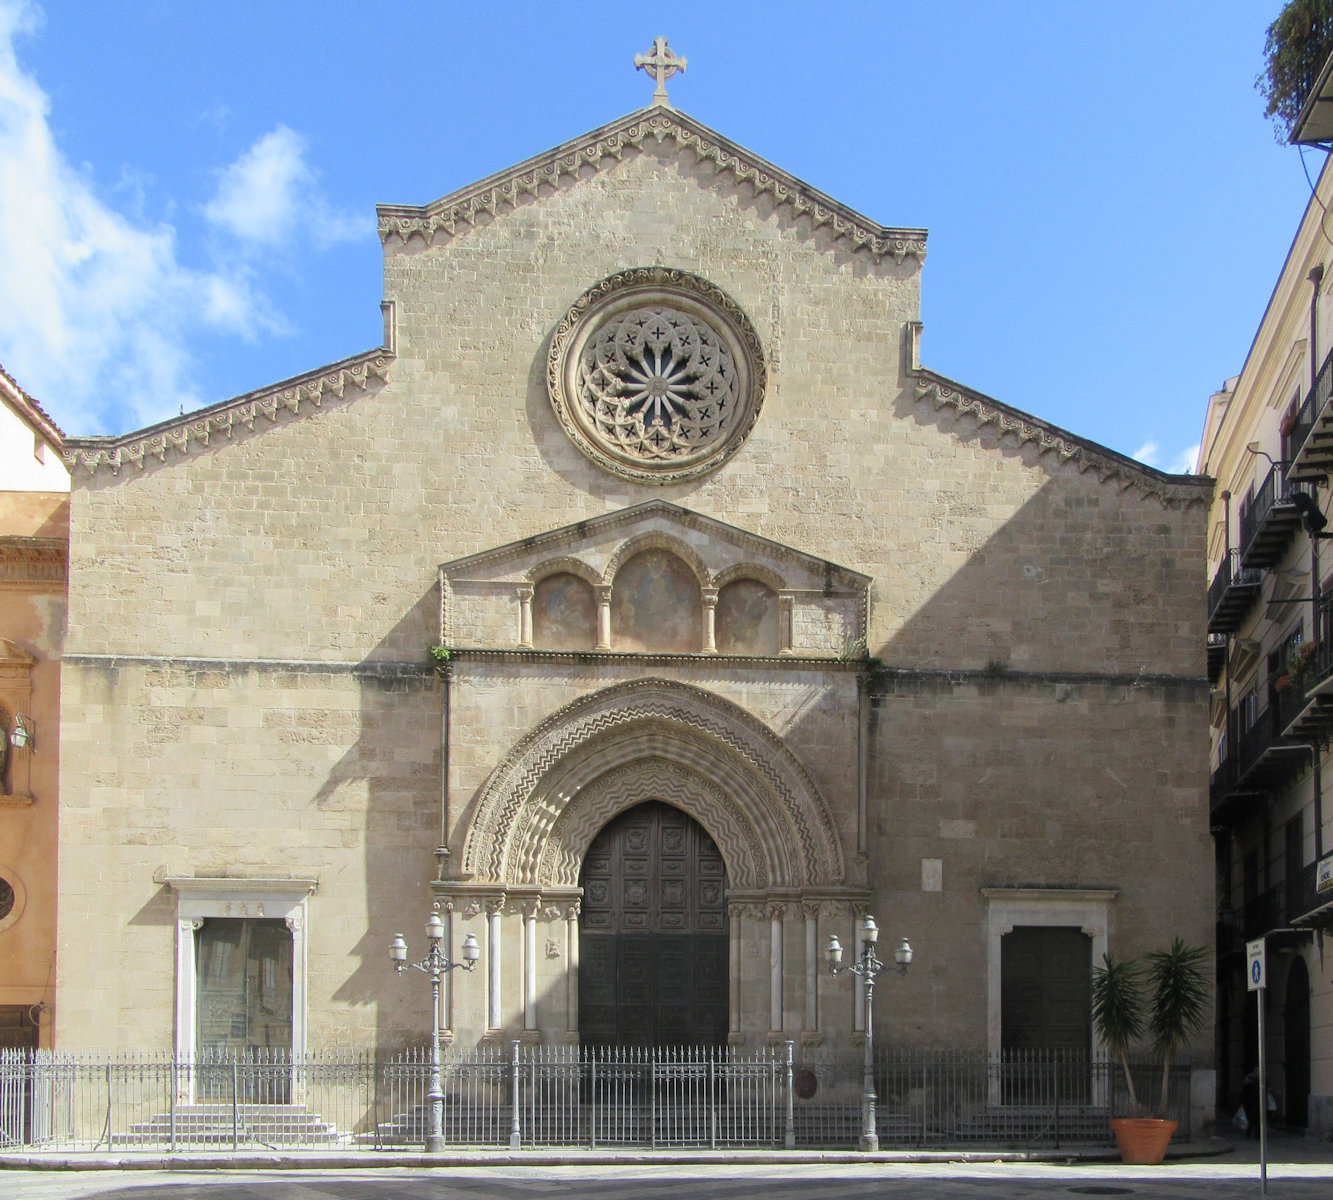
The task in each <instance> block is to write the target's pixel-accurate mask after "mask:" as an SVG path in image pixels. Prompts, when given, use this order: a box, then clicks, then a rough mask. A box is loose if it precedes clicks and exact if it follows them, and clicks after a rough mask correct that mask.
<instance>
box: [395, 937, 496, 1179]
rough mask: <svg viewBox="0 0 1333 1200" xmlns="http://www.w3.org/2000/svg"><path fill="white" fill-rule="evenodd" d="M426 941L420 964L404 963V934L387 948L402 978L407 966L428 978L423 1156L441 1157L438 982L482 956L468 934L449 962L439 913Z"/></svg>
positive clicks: (466, 968)
mask: <svg viewBox="0 0 1333 1200" xmlns="http://www.w3.org/2000/svg"><path fill="white" fill-rule="evenodd" d="M426 940H427V943H428V945H429V949H427V951H426V957H425V958H423V959H422V960H421V961H420V962H408V961H407V942H405V941H404V940H403V935H402V934H401V933H400V934H397V935H395V937H394V939H393V942H392V943H391V944H390V945H389V961H390V962H391V963H393V969H394V970H395V971H397V972H398V974H399V975H401V974H402V973H403V972H404V971H406V970H407V968H408V967H412V968H414V969H415V970H418V971H421V972H423V973H424V974H426V975H429V976H430V1093H429V1095H428V1096H427V1097H426V1098H427V1100H429V1101H430V1128H429V1130H428V1131H427V1133H426V1153H427V1154H440V1153H442V1152H443V1151H444V1089H443V1088H442V1087H441V1086H440V981H441V980H443V978H444V973H445V972H446V971H454V970H457V969H458V968H460V967H461V968H462V969H463V970H464V971H471V970H472V969H473V968H474V967H475V966H476V965H477V959H479V958H480V957H481V947H480V946H478V945H477V936H476V934H473V933H469V934H468V935H467V937H465V938H464V939H463V960H462V961H461V962H451V961H450V959H449V956H448V955H447V954H445V952H444V950H443V949H442V948H441V945H440V943H441V942H442V941H443V940H444V922H443V921H441V920H440V914H439V913H438V912H432V913H431V914H430V920H428V921H427V922H426Z"/></svg>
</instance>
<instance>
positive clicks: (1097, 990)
mask: <svg viewBox="0 0 1333 1200" xmlns="http://www.w3.org/2000/svg"><path fill="white" fill-rule="evenodd" d="M1102 962H1103V964H1104V965H1103V966H1100V967H1093V968H1092V1020H1093V1024H1094V1025H1095V1026H1096V1027H1097V1035H1098V1036H1099V1037H1100V1038H1101V1040H1102V1041H1103V1042H1104V1043H1105V1044H1106V1048H1107V1049H1108V1050H1110V1051H1111V1053H1112V1054H1114V1055H1115V1056H1116V1057H1117V1058H1118V1059H1119V1060H1120V1065H1121V1067H1122V1068H1124V1072H1125V1086H1126V1087H1128V1088H1129V1102H1130V1105H1131V1108H1132V1111H1133V1113H1134V1115H1135V1116H1136V1117H1137V1116H1138V1115H1139V1111H1140V1107H1139V1097H1138V1094H1137V1093H1136V1092H1135V1091H1134V1076H1133V1075H1132V1074H1131V1073H1130V1070H1129V1048H1130V1046H1132V1045H1133V1044H1134V1043H1135V1042H1137V1041H1138V1040H1139V1039H1140V1038H1141V1037H1142V1036H1143V1034H1144V1030H1145V1029H1146V1028H1147V1027H1148V1014H1147V1012H1146V1011H1145V1009H1144V1003H1143V988H1142V972H1141V969H1140V967H1139V964H1138V963H1137V962H1135V961H1134V960H1133V959H1132V958H1127V959H1119V960H1116V959H1113V958H1112V957H1111V956H1110V955H1109V954H1103V955H1102Z"/></svg>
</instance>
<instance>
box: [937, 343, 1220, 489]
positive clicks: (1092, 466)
mask: <svg viewBox="0 0 1333 1200" xmlns="http://www.w3.org/2000/svg"><path fill="white" fill-rule="evenodd" d="M915 375H916V394H917V397H918V398H919V399H922V400H925V401H927V402H929V403H933V404H934V406H935V408H936V409H937V410H938V409H942V408H951V409H953V410H954V411H955V412H957V413H958V414H959V415H960V416H967V417H971V418H972V419H973V420H975V421H976V422H977V424H978V426H981V427H985V426H987V425H990V426H993V427H994V428H995V430H996V431H997V432H998V433H1000V434H1001V435H1003V434H1010V435H1012V436H1013V437H1014V438H1016V439H1017V440H1018V441H1019V442H1020V443H1022V444H1024V445H1031V446H1035V447H1036V449H1037V452H1038V453H1039V454H1042V455H1044V454H1053V455H1055V456H1056V457H1057V458H1058V459H1059V461H1060V464H1061V465H1063V464H1065V463H1072V464H1073V465H1074V466H1075V467H1076V468H1077V469H1078V470H1079V471H1080V472H1087V471H1091V472H1093V473H1094V474H1096V475H1097V476H1098V478H1099V479H1100V480H1101V482H1103V483H1116V484H1119V485H1120V486H1121V487H1122V488H1125V489H1134V490H1136V491H1139V492H1142V493H1144V494H1145V495H1148V496H1153V497H1155V498H1156V499H1157V500H1159V501H1160V502H1161V503H1162V505H1163V506H1164V507H1165V506H1167V505H1169V504H1174V503H1185V504H1207V503H1208V502H1209V499H1210V496H1211V490H1212V483H1211V481H1210V480H1208V479H1207V478H1205V477H1203V476H1200V477H1199V478H1198V481H1197V482H1195V481H1190V482H1179V481H1177V480H1176V479H1174V478H1173V477H1172V476H1167V475H1163V474H1162V473H1161V472H1159V471H1156V470H1154V469H1153V468H1151V467H1147V466H1144V465H1143V464H1141V463H1137V462H1135V461H1134V460H1133V459H1128V458H1121V457H1119V456H1118V455H1116V454H1114V453H1113V452H1112V451H1109V450H1106V449H1104V448H1102V447H1100V446H1096V445H1094V444H1092V443H1089V442H1084V441H1081V440H1080V439H1078V438H1076V437H1074V436H1073V435H1072V434H1069V433H1066V432H1065V431H1064V430H1062V429H1059V428H1057V427H1055V426H1053V425H1047V424H1046V423H1045V422H1043V421H1039V420H1038V419H1037V418H1036V417H1031V416H1028V415H1027V414H1026V413H1022V412H1019V411H1018V410H1017V409H1013V408H1010V407H1009V406H1008V405H1005V404H1001V403H1000V402H999V401H998V400H994V399H992V398H991V397H989V396H986V395H983V394H982V393H981V392H974V391H972V390H971V389H970V388H966V387H964V386H963V385H962V384H959V383H955V382H954V381H953V380H951V379H946V378H945V377H944V376H942V375H936V374H935V373H934V372H933V371H927V370H924V369H921V368H918V369H917V370H916V371H915Z"/></svg>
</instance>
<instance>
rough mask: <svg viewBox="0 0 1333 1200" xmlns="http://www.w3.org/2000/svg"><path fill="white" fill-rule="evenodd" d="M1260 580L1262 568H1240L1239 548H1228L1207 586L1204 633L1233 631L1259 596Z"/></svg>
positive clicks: (1240, 623) (1243, 619) (1262, 577)
mask: <svg viewBox="0 0 1333 1200" xmlns="http://www.w3.org/2000/svg"><path fill="white" fill-rule="evenodd" d="M1263 582H1264V573H1263V571H1261V570H1259V569H1258V568H1257V567H1242V566H1241V565H1240V551H1239V550H1228V551H1227V553H1226V557H1225V558H1223V559H1222V565H1221V566H1220V567H1218V568H1217V574H1216V575H1214V576H1213V582H1212V583H1210V584H1209V585H1208V632H1209V633H1235V632H1236V631H1237V630H1238V629H1239V628H1240V627H1241V625H1242V624H1244V622H1245V618H1246V617H1247V616H1248V615H1249V612H1250V609H1251V608H1253V607H1254V603H1255V601H1256V600H1258V599H1259V592H1260V589H1261V588H1262V587H1263ZM1223 653H1225V648H1224V650H1223Z"/></svg>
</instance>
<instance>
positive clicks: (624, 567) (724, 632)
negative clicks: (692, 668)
mask: <svg viewBox="0 0 1333 1200" xmlns="http://www.w3.org/2000/svg"><path fill="white" fill-rule="evenodd" d="M640 566H641V569H638V568H639V567H640ZM654 574H655V575H656V578H653V577H652V576H653V575H654ZM556 580H559V581H560V586H561V587H562V589H563V590H562V591H561V593H560V594H559V595H558V596H557V597H556V601H557V602H558V603H559V604H560V605H561V608H562V611H563V613H564V622H563V626H564V628H565V629H566V631H568V633H569V637H567V638H566V639H565V640H564V641H562V640H561V639H560V638H559V637H557V638H543V636H542V633H543V631H542V628H541V623H542V619H543V609H542V606H541V604H540V600H541V595H542V591H543V589H544V588H545V587H546V586H547V585H549V584H551V583H552V582H553V581H556ZM565 581H568V582H565ZM869 584H870V580H869V578H868V577H867V576H865V575H862V574H860V573H858V572H856V571H850V570H848V569H847V568H845V567H840V566H838V565H837V564H835V563H831V562H827V561H825V560H823V559H820V558H817V557H815V556H813V555H809V554H805V553H803V552H801V551H799V550H795V549H793V548H792V547H790V546H784V545H782V544H780V543H778V542H774V541H771V540H770V539H767V538H763V537H758V536H756V535H754V534H752V533H748V532H746V531H745V530H742V529H738V528H736V527H735V526H733V525H729V524H727V523H725V522H723V521H718V520H716V519H714V518H711V517H706V516H703V515H701V514H699V513H695V512H691V511H690V510H689V509H685V508H681V507H680V506H678V505H674V504H669V503H666V502H665V501H650V502H648V503H647V504H640V505H635V506H633V507H631V508H627V509H621V510H620V511H618V512H613V513H608V514H606V515H605V516H602V517H596V518H593V519H591V520H588V521H580V522H579V523H577V524H575V525H568V526H564V527H562V528H559V529H554V530H550V531H548V532H546V533H543V534H538V535H537V536H535V537H531V538H525V539H523V540H522V541H519V542H511V543H509V544H508V545H504V546H497V547H495V548H494V549H491V550H486V551H483V552H482V553H480V554H473V555H468V556H467V557H465V558H460V559H456V560H454V561H453V562H449V563H445V564H443V565H442V566H441V567H440V599H441V603H440V641H441V644H442V645H443V646H446V647H449V648H451V649H464V648H465V649H515V648H521V649H533V648H536V649H551V650H558V651H572V650H592V649H599V650H610V651H621V652H633V653H639V652H643V651H644V650H645V648H646V647H645V643H644V641H643V639H642V638H641V637H639V636H637V635H636V626H635V623H636V622H642V621H652V622H654V623H659V624H660V623H672V624H673V629H674V632H672V633H669V634H668V635H667V636H666V637H664V638H663V640H662V642H661V644H660V645H658V646H657V647H656V648H657V649H659V650H661V651H662V652H666V653H683V654H694V653H714V652H716V651H717V649H718V648H719V646H720V647H721V649H722V650H723V652H726V651H727V650H728V649H730V650H731V651H733V652H735V653H741V654H760V655H761V656H767V652H766V651H765V650H763V648H762V647H761V642H762V639H761V638H752V637H751V636H750V634H749V632H748V631H750V630H752V629H759V628H760V627H761V626H762V627H763V628H764V629H767V630H769V631H770V632H771V637H772V642H773V644H772V645H771V646H769V647H768V648H767V649H768V650H771V652H772V653H773V654H782V655H793V656H797V657H814V658H839V657H851V656H856V655H859V654H863V653H864V647H865V638H866V620H867V615H868V614H867V605H868V601H869ZM631 593H632V594H633V596H636V597H638V598H639V599H638V606H639V608H640V610H647V611H640V612H637V613H628V614H627V605H629V604H630V603H631V601H630V599H629V597H630V596H631ZM645 597H646V598H647V599H646V601H645ZM534 598H535V599H536V600H537V601H538V603H537V605H536V607H535V608H534ZM599 607H600V608H604V609H605V615H604V616H599V614H598V613H597V611H596V610H597V609H598V608H599ZM710 612H711V613H712V614H713V615H712V617H710V616H709V614H710ZM733 613H736V614H737V615H736V616H735V620H736V622H737V623H738V624H737V625H736V626H735V628H734V630H733V629H732V628H730V627H728V622H729V621H731V620H732V614H733ZM710 620H712V621H713V622H714V624H713V635H712V636H710V635H709V631H708V629H707V624H708V622H709V621H710ZM598 622H600V624H599V623H598ZM741 622H743V623H744V626H745V629H746V631H747V632H745V633H742V632H740V623H741ZM580 631H582V636H580ZM650 641H651V639H650ZM584 642H587V643H590V644H582V643H584ZM647 648H650V649H651V648H653V647H652V646H649V647H647Z"/></svg>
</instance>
